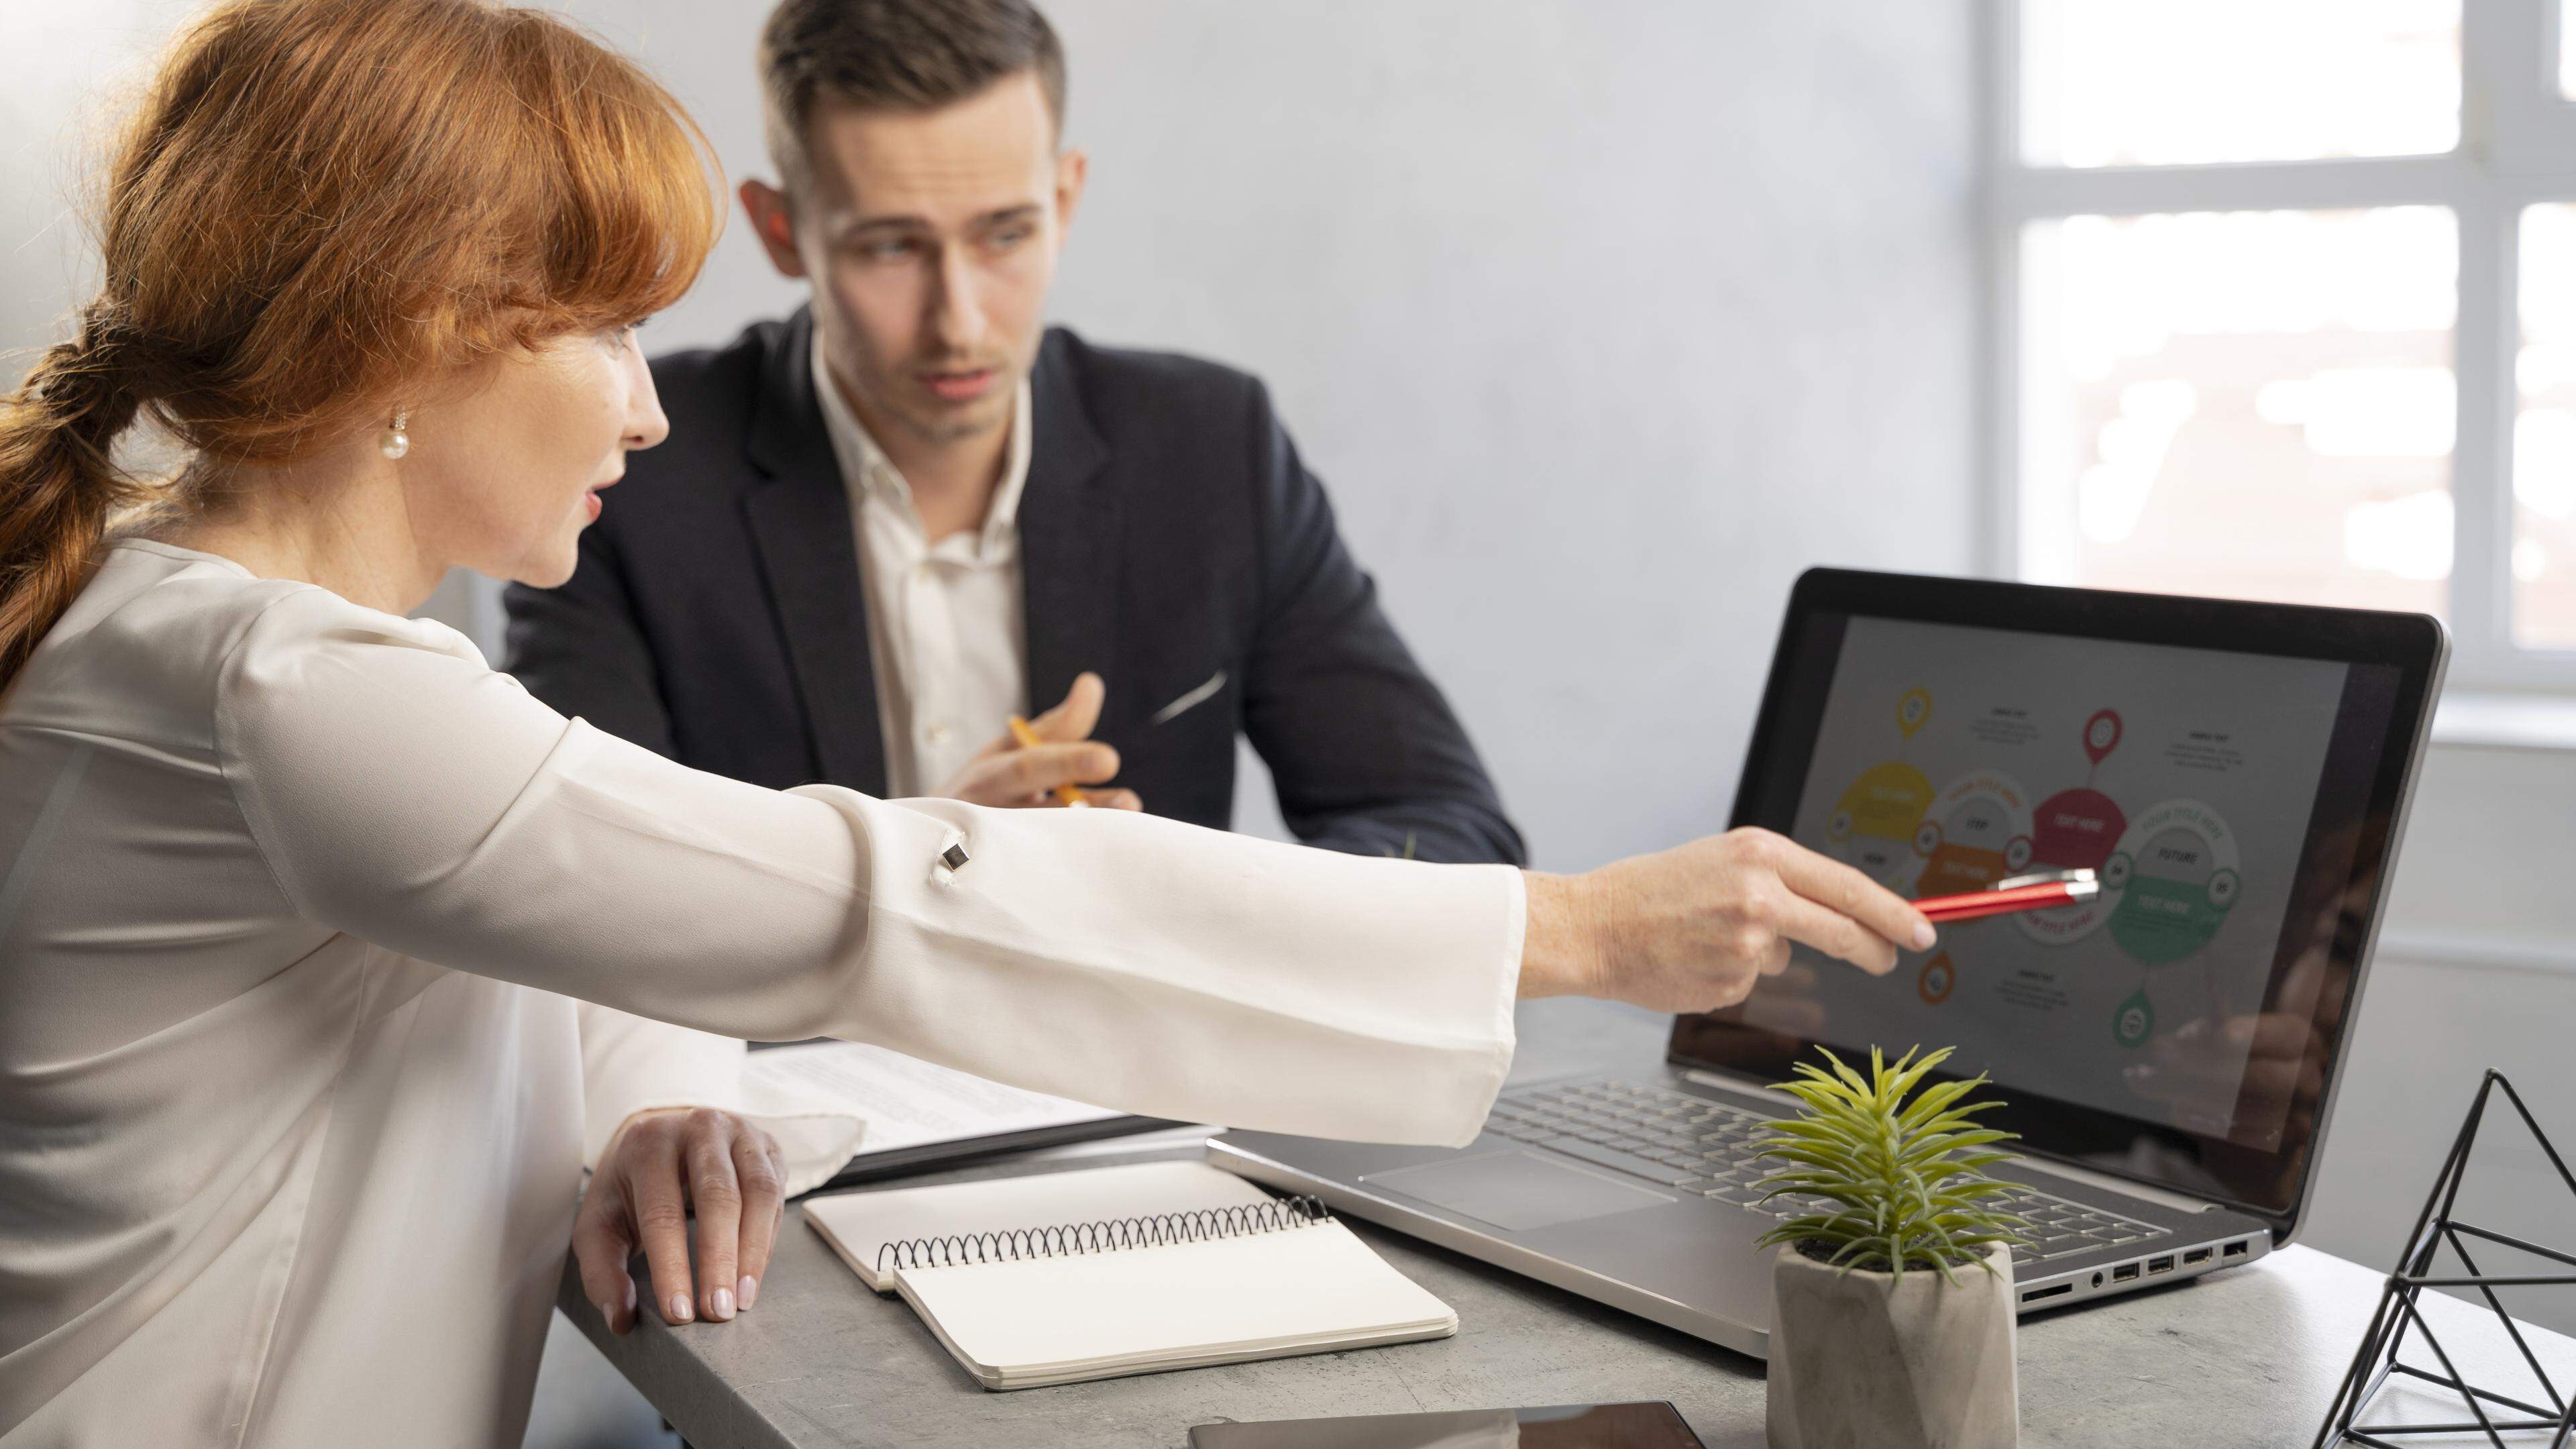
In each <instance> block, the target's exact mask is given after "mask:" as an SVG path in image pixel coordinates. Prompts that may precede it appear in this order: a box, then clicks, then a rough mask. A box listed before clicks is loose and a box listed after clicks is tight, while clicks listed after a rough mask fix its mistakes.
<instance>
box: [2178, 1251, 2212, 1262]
mask: <svg viewBox="0 0 2576 1449" xmlns="http://www.w3.org/2000/svg"><path fill="white" fill-rule="evenodd" d="M2209 1255H2210V1249H2207V1248H2194V1249H2192V1250H2191V1251H2190V1252H2188V1253H2185V1254H2183V1255H2182V1260H2183V1262H2184V1263H2185V1264H2186V1265H2188V1264H2192V1263H2206V1262H2208V1261H2209Z"/></svg>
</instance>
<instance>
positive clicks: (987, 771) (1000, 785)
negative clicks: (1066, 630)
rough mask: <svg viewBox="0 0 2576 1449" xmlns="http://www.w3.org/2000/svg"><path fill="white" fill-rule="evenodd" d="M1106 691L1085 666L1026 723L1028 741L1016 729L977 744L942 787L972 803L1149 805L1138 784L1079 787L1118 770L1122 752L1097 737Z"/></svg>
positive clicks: (1122, 807)
mask: <svg viewBox="0 0 2576 1449" xmlns="http://www.w3.org/2000/svg"><path fill="white" fill-rule="evenodd" d="M1107 697H1108V690H1107V688H1106V687H1105V686H1103V685H1102V684H1101V682H1100V676H1099V675H1097V674H1093V673H1090V672H1089V671H1085V672H1084V673H1082V674H1081V675H1079V676H1077V677H1076V678H1075V679H1074V681H1073V688H1072V689H1070V690H1067V691H1066V692H1065V696H1064V702H1063V703H1061V704H1059V705H1057V706H1056V707H1055V708H1053V709H1051V710H1048V711H1047V712H1046V713H1044V714H1042V715H1039V716H1038V717H1037V718H1036V719H1033V720H1030V721H1028V722H1027V724H1026V725H1025V728H1026V730H1027V731H1028V739H1027V740H1026V741H1023V740H1022V739H1021V738H1020V737H1019V735H1018V732H1017V731H1012V732H1006V733H1005V734H1003V735H1002V737H1001V738H999V739H997V740H995V741H993V742H992V743H991V744H989V745H986V746H985V747H984V748H983V749H981V750H978V751H977V752H976V754H975V758H973V759H972V760H969V761H967V763H966V768H964V769H962V770H960V771H958V772H957V775H956V778H954V779H952V780H950V781H949V782H948V783H947V784H945V785H942V786H940V787H939V792H938V793H940V794H941V795H944V796H946V797H947V798H949V799H951V800H963V801H965V802H966V803H967V804H969V805H999V806H1013V807H1019V806H1040V805H1074V804H1081V805H1091V806H1096V807H1099V808H1101V809H1104V810H1142V809H1144V808H1145V802H1144V801H1142V800H1140V799H1138V798H1137V796H1136V792H1135V791H1133V790H1103V789H1083V788H1080V787H1082V786H1097V785H1098V784H1100V782H1101V781H1103V780H1108V779H1111V778H1113V777H1115V776H1116V775H1117V773H1118V751H1116V750H1115V749H1112V748H1111V747H1109V746H1108V745H1105V744H1102V743H1100V742H1099V741H1097V740H1094V739H1093V738H1091V732H1092V730H1093V729H1095V728H1097V727H1098V726H1099V724H1100V705H1101V701H1102V700H1104V699H1106V698H1107Z"/></svg>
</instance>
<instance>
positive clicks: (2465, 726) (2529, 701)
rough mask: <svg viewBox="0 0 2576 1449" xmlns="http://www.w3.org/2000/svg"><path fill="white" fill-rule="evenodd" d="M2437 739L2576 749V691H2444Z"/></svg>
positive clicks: (2491, 746)
mask: <svg viewBox="0 0 2576 1449" xmlns="http://www.w3.org/2000/svg"><path fill="white" fill-rule="evenodd" d="M2433 743H2435V744H2437V745H2455V746H2462V747H2466V748H2469V749H2484V750H2576V695H2563V694H2504V693H2480V692H2477V691H2474V690H2459V689H2453V690H2445V691H2444V692H2443V694H2442V699H2441V702H2440V703H2439V704H2437V705H2436V706H2435V707H2434V709H2433Z"/></svg>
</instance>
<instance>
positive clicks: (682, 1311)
mask: <svg viewBox="0 0 2576 1449" xmlns="http://www.w3.org/2000/svg"><path fill="white" fill-rule="evenodd" d="M697 1316H698V1315H697V1314H696V1313H694V1312H692V1311H690V1308H689V1295H688V1294H686V1293H674V1294H672V1295H671V1321H672V1322H673V1323H686V1322H688V1321H689V1320H690V1319H692V1318H695V1317H697Z"/></svg>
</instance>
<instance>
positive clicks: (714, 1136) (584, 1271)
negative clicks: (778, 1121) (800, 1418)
mask: <svg viewBox="0 0 2576 1449" xmlns="http://www.w3.org/2000/svg"><path fill="white" fill-rule="evenodd" d="M785 1171H786V1162H785V1159H784V1158H783V1157H782V1156H781V1154H780V1153H779V1150H778V1140H777V1139H776V1138H774V1137H772V1136H770V1135H769V1134H768V1133H767V1132H764V1131H762V1130H761V1129H760V1128H758V1127H756V1126H754V1125H752V1123H751V1121H750V1120H749V1119H748V1118H745V1117H742V1116H740V1115H739V1114H737V1113H733V1112H720V1111H717V1110H715V1109H714V1108H711V1107H666V1108H660V1109H657V1110H654V1111H649V1112H638V1113H636V1114H635V1115H634V1116H632V1117H629V1118H627V1119H626V1120H625V1121H624V1122H623V1123H620V1124H619V1125H618V1128H617V1134H616V1135H615V1136H614V1137H611V1138H610V1139H609V1142H608V1149H607V1150H606V1151H605V1152H603V1153H601V1154H600V1161H599V1170H598V1171H597V1172H594V1173H592V1174H591V1179H590V1191H589V1192H588V1193H586V1194H584V1195H583V1197H582V1200H581V1216H580V1217H579V1218H578V1219H577V1220H575V1222H574V1224H573V1230H572V1252H573V1259H574V1261H576V1262H578V1263H579V1264H580V1265H581V1286H582V1292H583V1293H584V1294H585V1295H587V1296H588V1297H589V1299H590V1301H591V1302H592V1303H593V1304H595V1305H597V1306H598V1308H599V1313H600V1316H601V1317H602V1318H605V1319H606V1320H608V1331H609V1332H611V1333H617V1334H623V1333H626V1332H628V1331H629V1330H631V1329H633V1328H634V1327H635V1312H636V1302H635V1279H634V1278H633V1276H632V1275H630V1274H629V1273H628V1272H627V1271H626V1264H627V1261H628V1260H629V1259H630V1258H632V1257H633V1256H634V1255H635V1253H636V1251H637V1250H638V1249H641V1250H642V1251H643V1254H644V1258H645V1262H646V1263H647V1264H648V1265H649V1266H650V1268H651V1270H652V1278H653V1303H654V1307H655V1308H656V1309H657V1310H658V1311H659V1312H660V1313H661V1315H662V1321H663V1322H665V1323H675V1324H676V1323H687V1322H690V1321H692V1320H693V1319H698V1318H707V1319H712V1320H714V1321H716V1322H719V1323H721V1322H723V1321H725V1320H726V1319H729V1318H731V1317H733V1316H734V1314H735V1312H736V1311H737V1310H739V1309H744V1308H749V1307H750V1306H751V1305H752V1300H753V1299H755V1298H757V1297H758V1296H759V1294H760V1277H761V1275H762V1274H763V1273H766V1272H768V1271H769V1250H770V1247H771V1245H772V1244H774V1243H776V1242H777V1241H778V1223H779V1218H780V1215H781V1214H782V1213H783V1212H784V1211H785V1210H786V1203H787V1199H786V1195H785V1193H784V1192H783V1191H782V1184H783V1183H784V1181H785ZM693 1207H694V1208H695V1209H696V1210H697V1236H698V1255H697V1260H698V1271H697V1281H696V1283H695V1284H694V1285H692V1284H691V1282H690V1280H689V1239H688V1233H689V1211H690V1209H691V1208H693Z"/></svg>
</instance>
